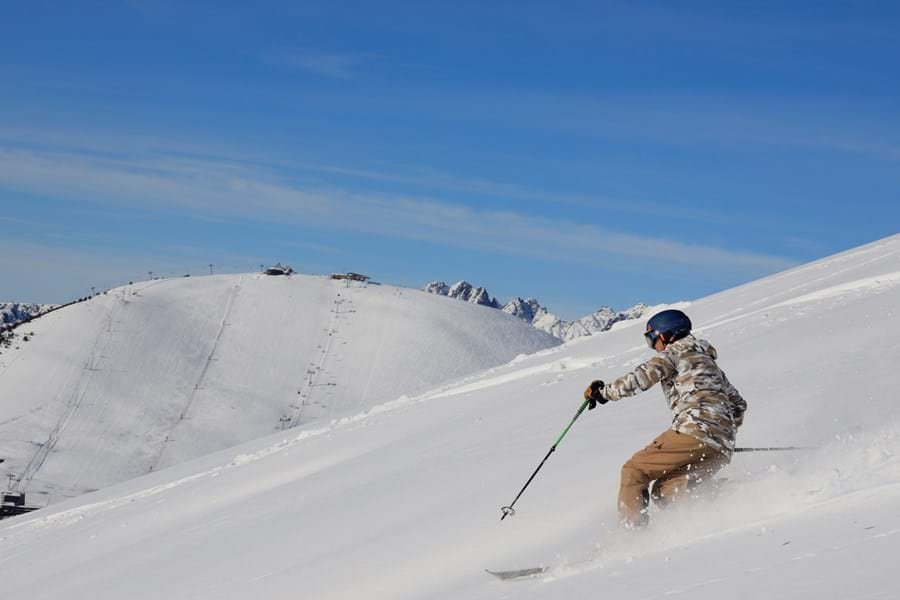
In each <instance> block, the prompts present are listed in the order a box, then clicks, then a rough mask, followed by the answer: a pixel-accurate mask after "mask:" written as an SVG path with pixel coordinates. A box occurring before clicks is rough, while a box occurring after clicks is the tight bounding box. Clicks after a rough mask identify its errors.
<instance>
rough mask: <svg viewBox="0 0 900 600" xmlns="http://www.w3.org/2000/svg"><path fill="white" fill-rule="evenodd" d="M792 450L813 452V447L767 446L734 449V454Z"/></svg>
mask: <svg viewBox="0 0 900 600" xmlns="http://www.w3.org/2000/svg"><path fill="white" fill-rule="evenodd" d="M793 450H815V448H814V447H813V446H767V447H764V448H735V449H734V451H735V452H790V451H793Z"/></svg>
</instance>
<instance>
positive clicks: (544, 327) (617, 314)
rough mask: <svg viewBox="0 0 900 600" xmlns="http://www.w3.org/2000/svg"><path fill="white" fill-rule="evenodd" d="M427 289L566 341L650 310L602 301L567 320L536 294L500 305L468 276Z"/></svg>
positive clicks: (439, 282) (639, 316) (429, 285)
mask: <svg viewBox="0 0 900 600" xmlns="http://www.w3.org/2000/svg"><path fill="white" fill-rule="evenodd" d="M424 290H425V291H426V292H428V293H430V294H438V295H440V296H447V297H449V298H456V299H457V300H463V301H465V302H471V303H473V304H481V305H483V306H491V307H493V308H499V309H501V310H502V311H503V312H505V313H506V314H508V315H512V316H514V317H516V318H518V319H522V320H523V321H525V322H526V323H530V324H531V325H533V326H534V327H535V328H537V329H540V330H541V331H545V332H547V333H549V334H550V335H552V336H554V337H556V338H559V339H561V340H564V341H569V340H573V339H575V338H579V337H583V336H586V335H593V334H595V333H599V332H601V331H606V330H608V329H609V328H610V327H612V326H613V325H614V324H615V323H618V322H619V321H625V320H629V319H639V318H641V317H642V316H643V315H644V312H645V311H646V310H647V305H646V304H636V305H634V306H632V307H631V308H627V309H625V310H622V311H617V310H615V309H614V308H612V307H610V306H607V305H602V306H600V308H598V309H597V310H596V311H594V312H593V313H591V314H589V315H587V316H585V317H582V318H580V319H578V320H575V321H567V320H565V319H561V318H559V317H558V316H556V315H555V314H553V313H552V312H550V311H549V310H548V309H547V307H546V306H544V305H543V304H541V303H540V302H539V301H538V300H536V299H535V298H522V297H520V296H516V297H515V298H513V299H512V300H510V301H509V302H507V303H506V304H504V305H502V306H501V305H500V303H499V302H497V300H496V298H492V297H491V295H490V294H489V293H488V291H487V289H486V288H484V287H474V286H473V285H472V284H471V283H469V282H467V281H465V280H462V281H458V282H456V283H454V284H453V285H452V286H448V285H447V284H446V283H445V282H443V281H432V282H431V283H429V284H428V285H426V286H425V288H424Z"/></svg>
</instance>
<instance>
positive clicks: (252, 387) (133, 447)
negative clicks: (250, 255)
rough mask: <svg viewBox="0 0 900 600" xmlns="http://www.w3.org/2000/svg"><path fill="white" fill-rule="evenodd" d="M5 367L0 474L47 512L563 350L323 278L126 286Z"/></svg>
mask: <svg viewBox="0 0 900 600" xmlns="http://www.w3.org/2000/svg"><path fill="white" fill-rule="evenodd" d="M32 329H33V330H34V333H35V335H34V336H33V338H34V339H32V340H30V341H29V342H28V343H27V344H21V345H20V346H21V347H20V349H19V350H8V351H6V350H5V351H4V353H3V354H2V355H0V457H3V458H6V462H5V463H4V464H3V465H2V466H0V468H2V470H0V475H3V476H4V483H5V476H6V474H7V473H12V474H14V475H16V476H18V477H21V478H22V482H21V483H20V484H19V485H18V489H19V490H20V491H25V492H26V493H27V495H28V499H29V501H31V502H34V503H37V504H39V505H40V504H44V503H45V502H46V501H56V500H58V499H60V498H63V497H70V496H74V495H78V494H80V493H83V492H85V491H90V490H92V489H97V488H101V487H104V486H106V485H109V484H111V483H115V482H119V481H124V480H126V479H129V478H131V477H135V476H138V475H143V474H145V473H147V472H149V471H151V470H156V469H159V468H163V467H165V466H167V465H172V464H176V463H178V462H182V461H184V460H186V459H190V458H196V457H198V456H201V455H203V454H206V453H209V452H212V451H215V450H220V449H222V448H227V447H229V446H233V445H235V444H238V443H240V442H244V441H247V440H250V439H254V438H257V437H260V436H263V435H266V434H269V433H271V432H273V431H277V430H281V429H283V428H287V427H290V426H292V425H298V424H308V423H314V422H317V421H319V420H322V419H324V420H325V421H326V422H327V421H328V420H330V419H333V418H337V417H340V416H341V415H345V414H350V413H355V412H358V411H360V410H365V409H366V408H368V407H370V406H372V405H374V404H378V403H381V402H385V401H387V400H391V399H394V398H397V397H398V396H400V395H402V394H414V393H417V392H421V391H422V390H424V389H425V388H427V387H429V386H433V385H435V384H437V383H440V382H443V381H446V380H448V379H451V378H456V377H460V376H462V375H467V374H470V373H473V372H475V371H477V370H480V369H483V368H485V367H490V366H494V365H498V364H501V363H504V362H507V361H508V360H509V359H511V358H513V357H514V356H516V355H517V354H520V353H526V352H533V351H536V350H540V349H543V348H547V347H551V346H554V345H557V344H558V343H559V342H558V341H557V340H554V339H553V338H551V337H550V336H548V335H546V334H543V333H541V332H538V331H535V330H534V329H533V328H531V327H528V326H527V325H525V324H523V323H521V322H519V321H517V320H516V319H514V318H512V317H509V316H507V315H504V314H502V313H499V311H493V310H487V309H484V308H482V307H477V306H471V305H465V304H462V303H457V302H449V301H447V300H446V299H442V298H437V297H432V296H429V295H426V294H422V293H421V292H418V291H415V290H404V289H400V288H394V287H389V286H366V285H361V284H347V283H343V282H337V281H332V280H330V279H327V278H321V277H310V276H295V277H292V278H285V277H267V276H262V275H222V276H216V277H200V278H186V279H181V278H179V279H167V280H156V281H152V282H145V283H140V284H137V285H134V286H129V287H127V288H120V289H117V290H113V291H111V292H109V293H108V294H107V295H102V296H98V297H96V298H93V299H92V300H90V301H88V302H83V303H80V304H76V305H72V306H70V307H66V308H63V309H61V310H59V311H56V312H54V313H51V314H48V315H46V316H44V317H41V318H40V319H37V320H36V321H33V322H32V323H30V324H29V331H30V330H32Z"/></svg>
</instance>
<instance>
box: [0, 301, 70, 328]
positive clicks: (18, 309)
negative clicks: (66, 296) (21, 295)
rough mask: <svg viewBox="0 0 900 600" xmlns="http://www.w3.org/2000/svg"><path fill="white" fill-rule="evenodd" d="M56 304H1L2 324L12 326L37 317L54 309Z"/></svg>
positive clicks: (0, 320) (0, 316)
mask: <svg viewBox="0 0 900 600" xmlns="http://www.w3.org/2000/svg"><path fill="white" fill-rule="evenodd" d="M55 306H56V305H55V304H30V303H26V302H0V324H6V325H11V324H13V323H18V322H19V321H25V320H27V319H29V318H31V317H36V316H37V315H40V314H41V313H45V312H47V311H48V310H50V309H52V308H54V307H55Z"/></svg>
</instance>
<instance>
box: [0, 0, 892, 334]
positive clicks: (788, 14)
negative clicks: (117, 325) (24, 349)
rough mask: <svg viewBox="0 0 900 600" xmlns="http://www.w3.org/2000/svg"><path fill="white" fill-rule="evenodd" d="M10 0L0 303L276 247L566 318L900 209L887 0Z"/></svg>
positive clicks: (785, 259)
mask: <svg viewBox="0 0 900 600" xmlns="http://www.w3.org/2000/svg"><path fill="white" fill-rule="evenodd" d="M3 14H4V17H3V21H2V23H0V78H2V79H0V115H2V118H0V231H2V236H0V300H18V301H38V302H59V301H63V300H66V299H68V298H70V297H73V296H77V295H83V294H84V293H86V292H87V290H89V288H90V287H91V286H92V285H93V286H97V287H104V286H109V285H117V284H120V283H122V282H125V281H127V280H129V279H138V278H141V277H146V274H147V272H148V271H154V272H155V273H159V274H174V275H180V274H182V273H185V272H190V273H193V274H201V273H204V272H208V267H207V266H206V265H207V264H209V263H214V264H215V265H216V270H217V271H248V270H252V269H256V268H258V266H259V264H262V263H265V264H270V263H274V262H276V261H281V262H285V263H290V264H293V265H295V266H296V267H297V268H298V269H299V270H300V271H302V272H313V273H325V272H330V271H345V270H354V271H363V272H367V273H370V274H371V275H373V276H374V277H375V278H376V279H378V280H381V281H384V282H387V283H394V284H399V285H407V286H414V287H421V286H422V285H424V284H425V283H427V282H428V281H431V280H434V279H442V280H446V281H448V282H452V281H456V280H458V279H463V278H464V279H467V280H469V281H471V282H473V283H475V284H480V285H485V286H487V287H488V288H489V290H490V291H491V292H492V293H493V294H494V295H496V296H498V297H499V298H500V299H501V300H506V299H508V298H510V297H511V296H514V295H521V296H535V297H537V298H539V299H540V300H542V301H543V302H544V303H545V304H547V305H549V307H550V309H551V310H553V311H554V312H557V314H560V315H561V316H564V317H569V318H575V317H578V316H582V315H584V314H586V313H588V312H590V311H592V310H594V309H596V308H597V307H598V306H599V305H601V304H610V305H612V306H614V307H619V308H623V307H625V306H628V305H631V304H634V303H636V302H639V301H643V302H648V303H658V302H667V301H676V300H681V299H690V298H696V297H700V296H703V295H706V294H709V293H712V292H715V291H718V290H722V289H726V288H728V287H732V286H734V285H737V284H739V283H743V282H746V281H750V280H752V279H755V278H758V277H760V276H764V275H767V274H770V273H774V272H777V271H779V270H782V269H785V268H789V267H791V266H793V265H796V264H799V263H802V262H806V261H809V260H812V259H815V258H819V257H822V256H826V255H828V254H832V253H834V252H838V251H841V250H844V249H847V248H850V247H853V246H856V245H860V244H863V243H866V242H869V241H872V240H875V239H878V238H881V237H885V236H888V235H892V234H894V233H897V232H898V230H900V226H898V224H900V193H898V190H900V185H898V184H900V112H898V109H897V107H898V106H900V77H897V76H896V70H897V69H896V65H897V64H900V41H898V39H900V38H898V32H900V8H898V5H897V3H892V2H885V3H878V2H860V3H855V2H816V3H781V2H739V3H730V2H685V3H678V4H677V6H676V5H675V4H674V3H664V2H659V3H648V2H560V3H553V4H552V5H551V4H550V3H530V2H487V3H486V2H454V3H437V2H408V3H401V2H380V3H333V2H328V3H325V2H322V3H300V2H265V1H258V2H254V3H246V2H221V1H219V2H175V1H172V0H129V1H118V2H117V1H108V0H107V1H98V2H90V1H85V2H65V3H60V2H43V1H40V0H30V1H29V2H24V3H5V5H4V8H3Z"/></svg>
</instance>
